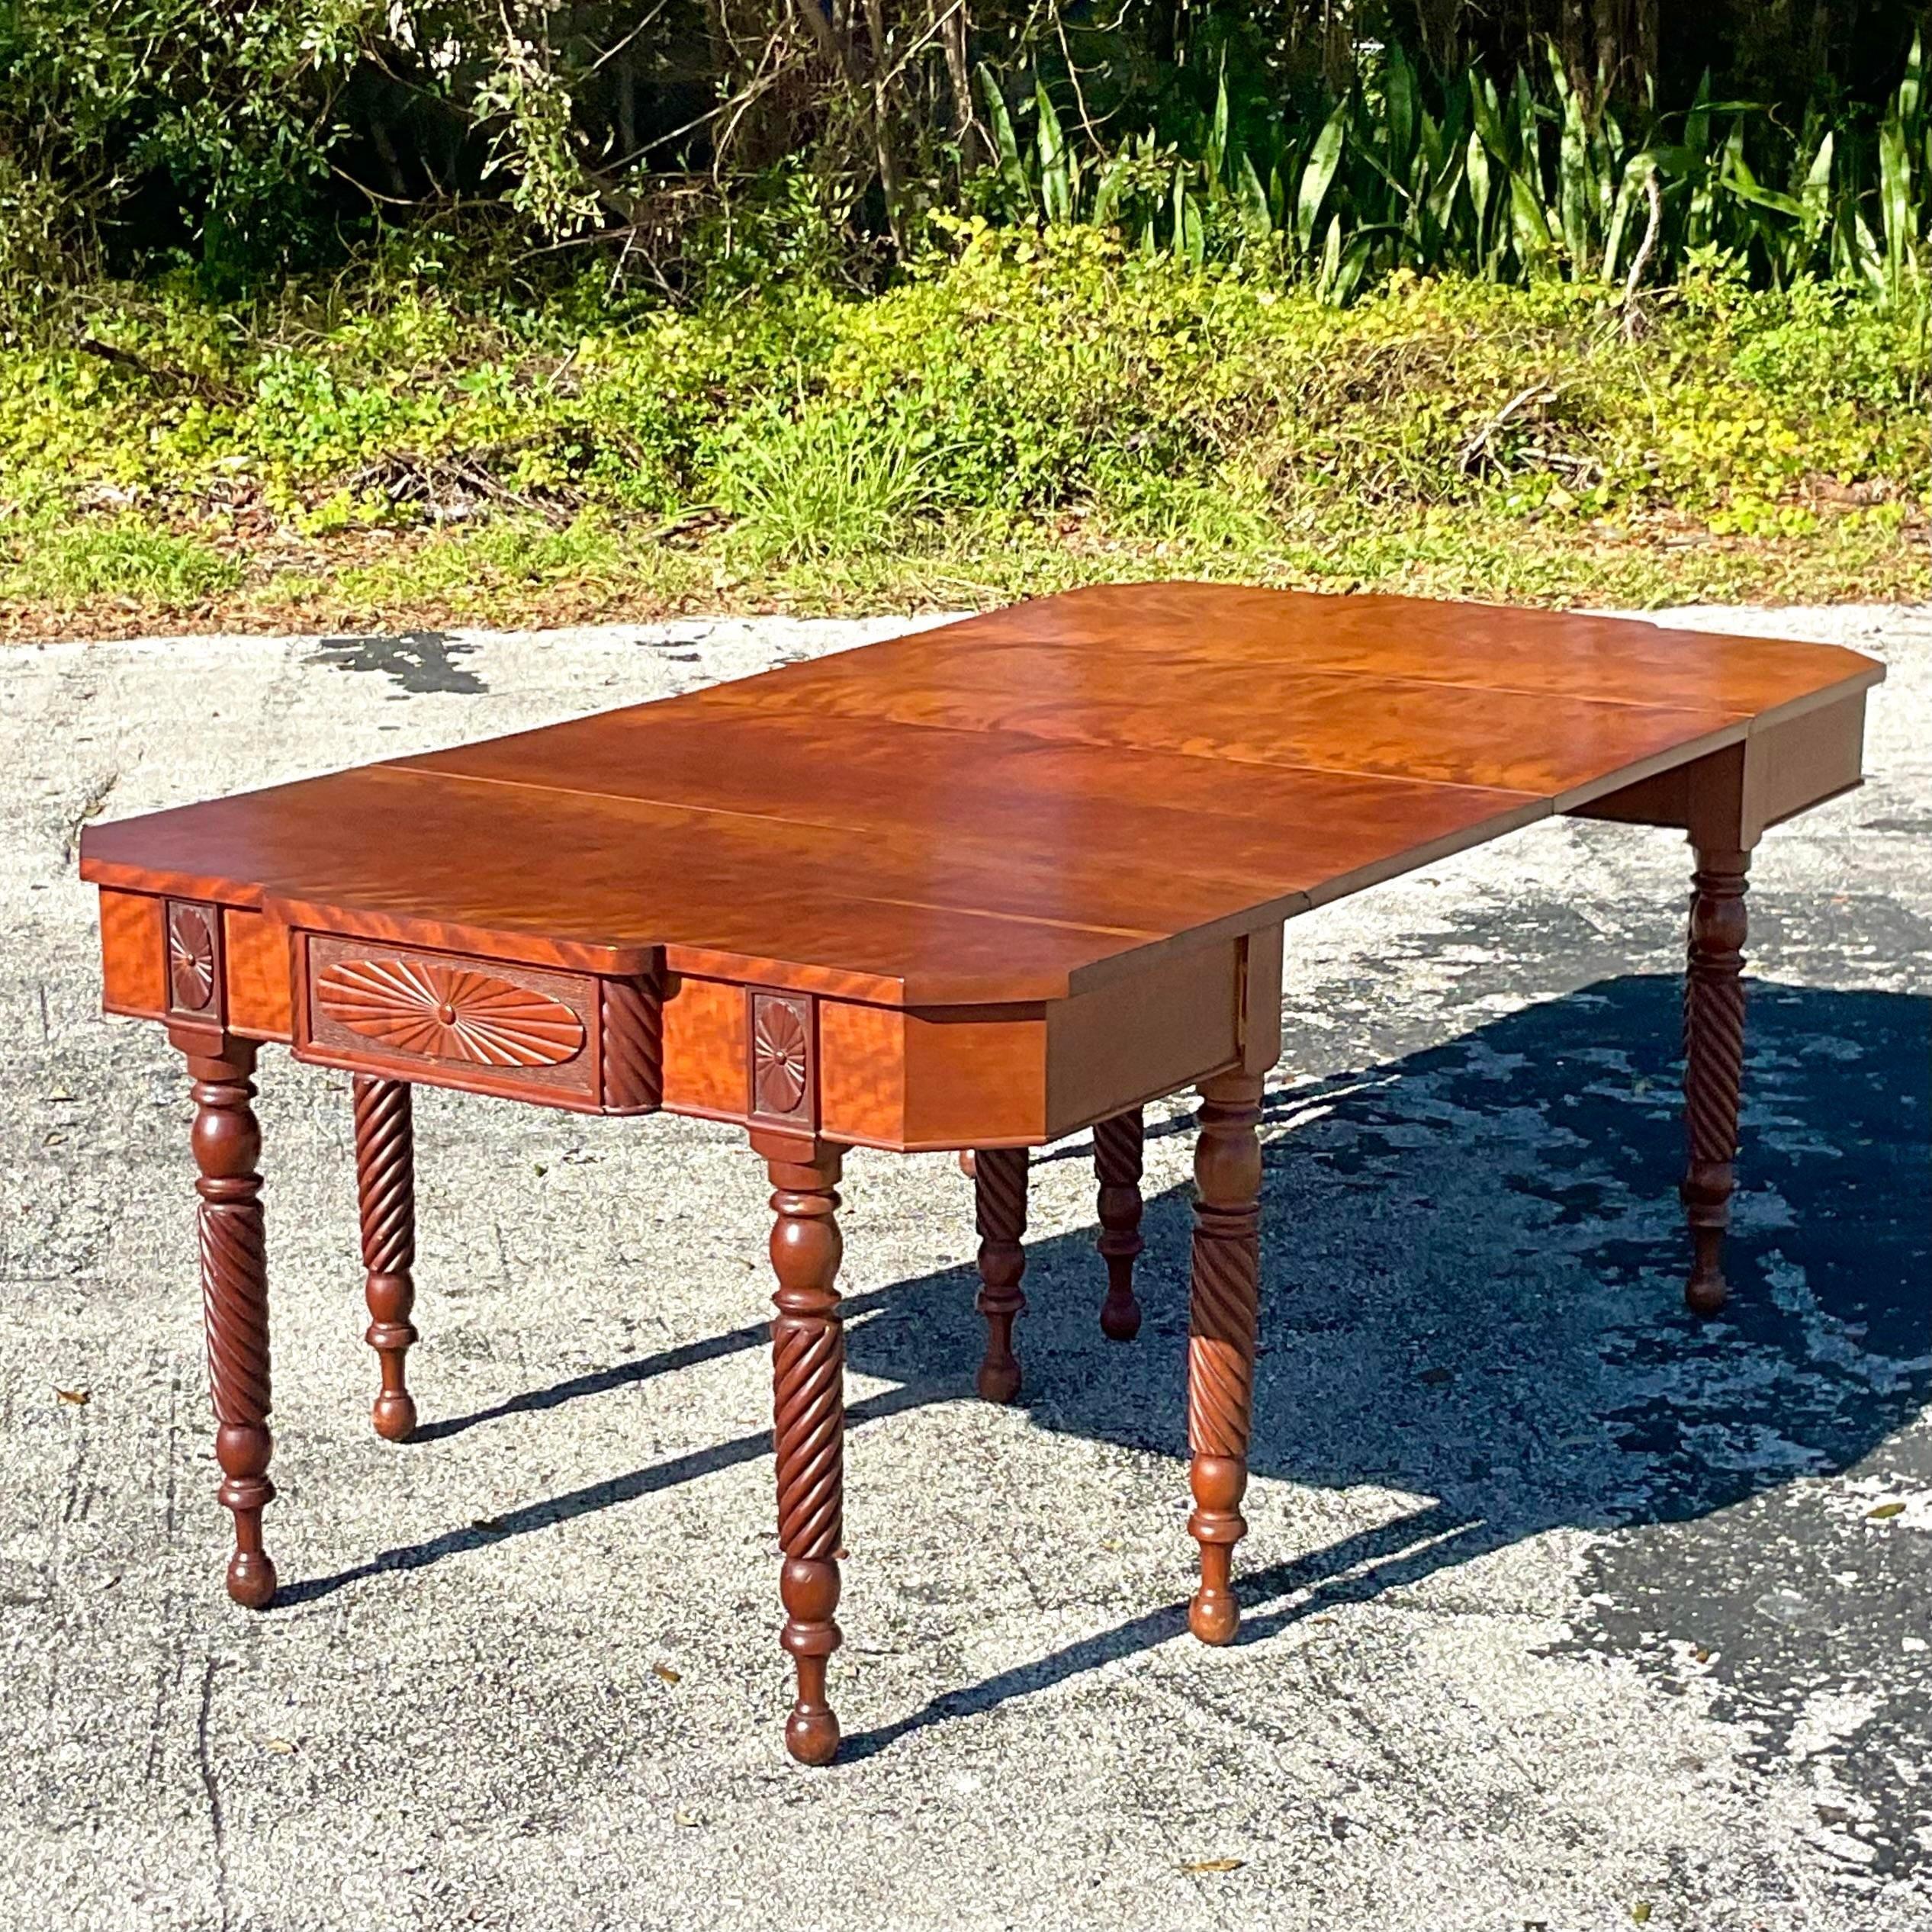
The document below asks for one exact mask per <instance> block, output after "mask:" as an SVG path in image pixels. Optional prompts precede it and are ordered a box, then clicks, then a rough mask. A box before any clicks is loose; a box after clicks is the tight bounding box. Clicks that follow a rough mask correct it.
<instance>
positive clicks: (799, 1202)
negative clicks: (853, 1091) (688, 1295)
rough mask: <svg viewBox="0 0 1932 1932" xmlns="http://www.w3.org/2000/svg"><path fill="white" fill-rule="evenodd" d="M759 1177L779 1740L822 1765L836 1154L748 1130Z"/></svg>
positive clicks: (838, 1442) (841, 1435) (825, 1757)
mask: <svg viewBox="0 0 1932 1932" xmlns="http://www.w3.org/2000/svg"><path fill="white" fill-rule="evenodd" d="M752 1144H753V1146H755V1147H757V1149H758V1150H759V1152H760V1153H762V1154H763V1156H765V1162H766V1165H767V1169H768V1170H769V1172H770V1176H771V1185H772V1197H771V1206H772V1212H773V1214H775V1215H776V1217H777V1219H776V1221H775V1222H774V1223H773V1226H772V1231H771V1265H772V1267H773V1271H775V1272H776V1275H777V1276H778V1292H777V1293H776V1294H774V1295H773V1297H772V1300H773V1304H774V1305H775V1306H776V1308H777V1310H778V1314H777V1317H776V1320H774V1321H773V1323H772V1325H771V1359H772V1391H773V1397H772V1406H773V1440H774V1442H775V1445H776V1449H777V1456H778V1546H779V1548H780V1549H781V1550H783V1551H784V1553H785V1562H784V1567H783V1569H782V1570H780V1573H779V1582H778V1588H779V1595H780V1597H781V1598H782V1599H783V1601H784V1605H785V1613H786V1622H785V1628H784V1629H783V1631H782V1632H781V1633H780V1638H779V1641H780V1643H782V1644H783V1645H784V1646H785V1648H786V1650H788V1651H790V1652H791V1654H792V1660H793V1661H794V1662H795V1664H796V1666H797V1669H798V1698H797V1701H796V1702H794V1703H793V1705H792V1715H791V1716H790V1717H789V1718H788V1719H787V1720H786V1725H785V1742H786V1746H787V1747H788V1748H789V1750H790V1751H791V1754H792V1756H793V1757H796V1759H798V1760H799V1762H800V1763H802V1764H828V1763H831V1757H832V1754H833V1753H834V1751H836V1750H837V1749H838V1719H837V1716H836V1715H834V1712H833V1710H832V1707H831V1704H830V1703H829V1702H827V1700H826V1696H825V1664H826V1660H827V1659H828V1658H829V1657H831V1654H832V1652H833V1651H835V1650H837V1648H838V1647H839V1643H840V1641H841V1639H840V1636H839V1628H838V1625H837V1624H835V1623H834V1622H833V1621H832V1613H833V1612H834V1611H835V1610H836V1609H837V1608H838V1558H839V1556H840V1554H841V1551H840V1548H839V1545H840V1541H841V1536H842V1535H843V1524H844V1508H845V1324H844V1321H843V1320H842V1319H841V1316H840V1312H839V1293H838V1287H837V1278H838V1264H839V1257H840V1255H841V1253H842V1252H844V1243H843V1242H841V1240H840V1239H839V1233H838V1193H837V1188H838V1177H839V1164H840V1161H841V1153H840V1150H839V1149H837V1148H836V1147H828V1146H824V1145H823V1144H822V1143H818V1142H805V1143H800V1144H799V1145H797V1146H792V1145H789V1144H788V1143H786V1142H785V1141H784V1140H781V1139H780V1138H779V1137H777V1136H771V1135H765V1134H757V1135H754V1136H753V1140H752Z"/></svg>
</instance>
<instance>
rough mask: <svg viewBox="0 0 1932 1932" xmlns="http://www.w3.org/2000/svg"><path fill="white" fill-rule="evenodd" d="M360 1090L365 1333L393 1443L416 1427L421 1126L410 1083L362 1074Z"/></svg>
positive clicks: (381, 1431) (379, 1420) (378, 1405)
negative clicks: (408, 1373) (409, 1371)
mask: <svg viewBox="0 0 1932 1932" xmlns="http://www.w3.org/2000/svg"><path fill="white" fill-rule="evenodd" d="M354 1085H355V1181H356V1189H357V1193H358V1197H359V1198H360V1203H361V1207H362V1265H363V1267H364V1268H366V1269H367V1270H368V1279H367V1281H365V1284H364V1286H363V1295H364V1298H365V1300H367V1302H368V1307H369V1326H368V1332H367V1334H366V1335H365V1336H364V1337H363V1339H364V1340H365V1341H366V1342H368V1345H369V1346H370V1347H371V1348H372V1349H375V1352H376V1355H377V1358H378V1360H379V1361H381V1365H382V1387H381V1390H379V1391H378V1394H377V1396H376V1399H375V1407H374V1408H373V1409H372V1410H371V1411H370V1419H371V1421H373V1422H375V1429H376V1433H377V1434H378V1435H380V1436H383V1437H384V1438H386V1439H387V1440H388V1441H390V1442H407V1440H408V1439H409V1438H410V1436H411V1435H414V1434H415V1432H416V1398H415V1397H413V1395H411V1394H410V1392H409V1384H408V1382H407V1379H406V1377H405V1376H404V1374H403V1358H404V1357H405V1356H406V1355H407V1354H408V1353H409V1349H410V1344H411V1343H412V1342H414V1341H415V1340H416V1330H415V1329H414V1328H413V1326H411V1325H410V1310H412V1309H413V1307H415V1305H416V1279H415V1275H414V1273H413V1270H414V1268H415V1266H416V1127H415V1121H414V1118H413V1110H412V1107H411V1105H410V1089H409V1085H408V1083H407V1082H405V1081H401V1080H379V1079H376V1077H375V1075H373V1074H366V1073H358V1075H356V1076H355V1082H354Z"/></svg>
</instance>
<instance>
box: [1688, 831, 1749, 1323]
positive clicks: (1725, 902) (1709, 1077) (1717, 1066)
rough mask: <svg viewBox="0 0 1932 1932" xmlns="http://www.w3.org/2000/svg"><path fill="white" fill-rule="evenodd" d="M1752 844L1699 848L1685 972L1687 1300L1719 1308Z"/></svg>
mask: <svg viewBox="0 0 1932 1932" xmlns="http://www.w3.org/2000/svg"><path fill="white" fill-rule="evenodd" d="M1748 866H1750V853H1748V852H1737V851H1721V850H1709V849H1707V848H1705V847H1699V848H1698V851H1697V870H1696V873H1694V874H1693V880H1692V887H1691V895H1690V943H1689V965H1688V969H1687V971H1686V973H1685V976H1684V1124H1685V1130H1686V1140H1687V1141H1688V1143H1689V1164H1688V1165H1687V1166H1686V1169H1685V1171H1684V1179H1683V1186H1682V1187H1681V1188H1680V1189H1679V1190H1678V1193H1679V1195H1680V1198H1681V1199H1682V1200H1683V1204H1684V1218H1685V1220H1686V1221H1687V1222H1688V1223H1689V1226H1690V1239H1691V1257H1692V1258H1691V1270H1690V1279H1689V1281H1688V1282H1687V1283H1686V1285H1685V1288H1684V1300H1685V1302H1686V1304H1688V1306H1689V1307H1690V1308H1692V1309H1693V1310H1695V1312H1696V1313H1698V1314H1700V1315H1715V1313H1717V1312H1718V1310H1719V1309H1721V1307H1723V1306H1724V1304H1725V1300H1726V1298H1727V1297H1728V1295H1729V1294H1730V1290H1729V1288H1728V1286H1727V1285H1726V1284H1725V1278H1724V1236H1725V1230H1726V1228H1728V1226H1730V1223H1731V1187H1732V1184H1733V1178H1734V1168H1733V1165H1732V1164H1733V1162H1734V1161H1735V1160H1736V1159H1737V1154H1738V1090H1739V1088H1740V1087H1741V1085H1742V1082H1743V1079H1744V977H1743V975H1744V940H1745V937H1746V920H1745V914H1744V888H1745V873H1746V870H1747V867H1748Z"/></svg>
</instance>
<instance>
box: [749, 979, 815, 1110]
mask: <svg viewBox="0 0 1932 1932" xmlns="http://www.w3.org/2000/svg"><path fill="white" fill-rule="evenodd" d="M811 1050H812V1049H811V1043H810V1040H809V1038H808V1035H807V1034H806V1032H805V1016H804V1015H803V1014H802V1013H800V1012H799V1010H798V1008H796V1006H794V1005H792V1003H791V1001H789V1000H783V999H773V998H764V999H760V1001H758V1002H757V1023H756V1024H755V1025H754V1027H753V1030H752V1035H751V1085H752V1089H753V1094H754V1098H755V1100H756V1101H757V1111H759V1112H760V1114H781V1115H782V1114H796V1112H797V1111H798V1109H799V1103H800V1102H801V1101H802V1100H803V1099H804V1098H805V1082H806V1080H807V1079H808V1077H809V1069H810V1054H811Z"/></svg>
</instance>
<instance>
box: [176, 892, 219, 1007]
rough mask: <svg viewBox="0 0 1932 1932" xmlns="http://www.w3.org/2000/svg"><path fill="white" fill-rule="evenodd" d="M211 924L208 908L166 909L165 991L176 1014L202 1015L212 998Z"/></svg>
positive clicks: (212, 955) (182, 907)
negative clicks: (171, 1000) (172, 1002)
mask: <svg viewBox="0 0 1932 1932" xmlns="http://www.w3.org/2000/svg"><path fill="white" fill-rule="evenodd" d="M214 982H215V956H214V921H213V918H212V916H211V914H210V912H209V911H208V908H207V907H205V906H199V905H175V904H170V905H169V908H168V991H169V995H170V996H171V998H172V999H173V1001H174V1005H175V1011H176V1012H177V1013H205V1012H206V1011H207V1010H208V1006H209V1004H210V1002H211V1001H212V1000H213V999H214Z"/></svg>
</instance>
